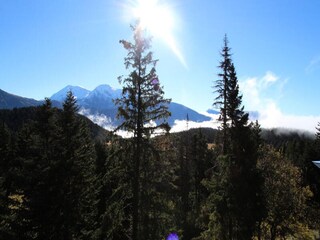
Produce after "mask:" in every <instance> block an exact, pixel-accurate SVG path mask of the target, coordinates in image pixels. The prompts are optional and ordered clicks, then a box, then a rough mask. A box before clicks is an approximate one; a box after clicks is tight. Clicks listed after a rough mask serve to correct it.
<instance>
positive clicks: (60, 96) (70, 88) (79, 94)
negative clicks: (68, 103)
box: [50, 85, 90, 102]
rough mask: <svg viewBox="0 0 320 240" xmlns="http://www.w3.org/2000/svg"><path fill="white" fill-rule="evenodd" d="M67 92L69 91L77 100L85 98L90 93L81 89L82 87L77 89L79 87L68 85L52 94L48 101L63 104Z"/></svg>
mask: <svg viewBox="0 0 320 240" xmlns="http://www.w3.org/2000/svg"><path fill="white" fill-rule="evenodd" d="M69 91H71V92H72V94H73V95H74V96H75V97H76V98H77V99H78V100H79V99H83V98H85V97H87V96H88V95H89V93H90V91H89V90H87V89H85V88H82V87H79V86H71V85H68V86H66V87H64V88H63V89H61V90H60V91H59V92H57V93H55V94H53V95H52V96H51V98H50V99H51V100H56V101H59V102H63V101H64V99H65V98H66V96H67V93H68V92H69Z"/></svg>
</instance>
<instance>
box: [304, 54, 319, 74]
mask: <svg viewBox="0 0 320 240" xmlns="http://www.w3.org/2000/svg"><path fill="white" fill-rule="evenodd" d="M317 69H320V56H317V57H314V58H313V59H312V60H311V61H310V62H309V64H308V66H307V67H306V68H305V71H306V73H307V74H310V73H312V72H314V71H316V70H317Z"/></svg>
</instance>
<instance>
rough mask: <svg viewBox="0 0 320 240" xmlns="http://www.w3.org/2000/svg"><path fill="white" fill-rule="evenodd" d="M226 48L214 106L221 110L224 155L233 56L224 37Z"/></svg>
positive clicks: (222, 53)
mask: <svg viewBox="0 0 320 240" xmlns="http://www.w3.org/2000/svg"><path fill="white" fill-rule="evenodd" d="M223 41H224V46H223V48H222V51H221V56H222V61H221V62H220V64H219V68H220V69H221V72H220V73H219V74H218V77H219V79H218V80H217V81H216V84H215V86H214V89H215V91H214V92H215V93H217V94H218V96H217V97H216V98H215V102H214V103H213V106H216V107H219V108H220V117H219V120H220V121H221V122H222V123H221V128H222V153H223V154H226V152H227V144H228V142H227V141H228V140H227V131H228V125H227V124H228V120H229V119H228V116H227V97H228V96H227V95H228V88H229V78H230V76H229V70H230V65H231V54H230V50H231V49H230V48H229V46H228V38H227V35H225V37H224V40H223Z"/></svg>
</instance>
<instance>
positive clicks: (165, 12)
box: [129, 0, 187, 67]
mask: <svg viewBox="0 0 320 240" xmlns="http://www.w3.org/2000/svg"><path fill="white" fill-rule="evenodd" d="M129 4H130V7H129V9H131V15H132V16H133V17H134V18H135V19H138V21H139V24H140V27H141V28H142V29H145V30H148V31H149V32H150V33H151V34H152V35H153V36H154V37H157V38H160V39H162V40H163V41H164V42H165V43H166V44H167V45H168V47H169V48H170V49H171V51H172V52H173V54H174V55H175V56H176V57H177V58H178V60H179V61H180V63H181V64H182V65H183V66H184V67H187V64H186V61H185V59H184V57H183V55H182V53H181V51H180V49H179V47H178V44H177V41H176V39H175V38H174V34H173V31H174V26H175V15H174V13H173V11H172V8H171V7H170V6H169V5H168V4H166V3H165V2H164V1H161V3H160V1H158V0H135V1H129Z"/></svg>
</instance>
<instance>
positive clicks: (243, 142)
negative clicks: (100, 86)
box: [204, 36, 261, 239]
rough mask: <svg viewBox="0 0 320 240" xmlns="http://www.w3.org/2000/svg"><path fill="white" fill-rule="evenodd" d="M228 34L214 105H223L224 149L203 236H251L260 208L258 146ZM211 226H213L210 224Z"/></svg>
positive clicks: (210, 187) (210, 185)
mask: <svg viewBox="0 0 320 240" xmlns="http://www.w3.org/2000/svg"><path fill="white" fill-rule="evenodd" d="M229 51H230V48H229V47H228V41H227V37H226V36H225V38H224V47H223V51H222V54H221V55H222V57H223V60H222V62H221V63H220V68H221V69H222V73H220V74H219V75H218V76H219V77H221V79H220V80H218V81H217V85H216V88H217V92H218V94H219V95H218V97H217V98H216V102H215V104H219V105H220V106H221V117H220V119H221V121H222V132H223V139H222V151H221V155H220V156H219V157H218V158H217V160H216V161H217V162H216V163H217V172H215V173H214V175H213V177H212V180H211V181H212V183H210V182H209V183H208V182H207V183H206V186H207V187H208V190H210V191H211V194H212V195H215V196H211V197H209V201H211V202H210V203H208V204H209V205H211V207H212V209H213V213H212V215H211V221H210V223H209V230H208V231H206V233H205V235H204V236H207V237H209V236H211V237H212V236H215V237H216V238H221V239H250V238H251V237H252V236H253V233H254V230H255V224H256V221H258V220H259V218H261V216H259V214H258V213H260V211H259V199H258V196H259V194H260V184H261V181H260V177H259V174H258V172H257V169H256V162H257V151H258V148H257V145H256V144H255V143H254V142H253V139H254V137H253V136H254V134H252V131H251V128H250V125H249V124H248V114H247V113H245V112H244V107H243V106H242V95H240V93H239V85H238V80H237V75H236V71H235V67H234V64H233V62H232V59H231V57H230V53H229ZM210 226H211V227H210Z"/></svg>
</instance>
